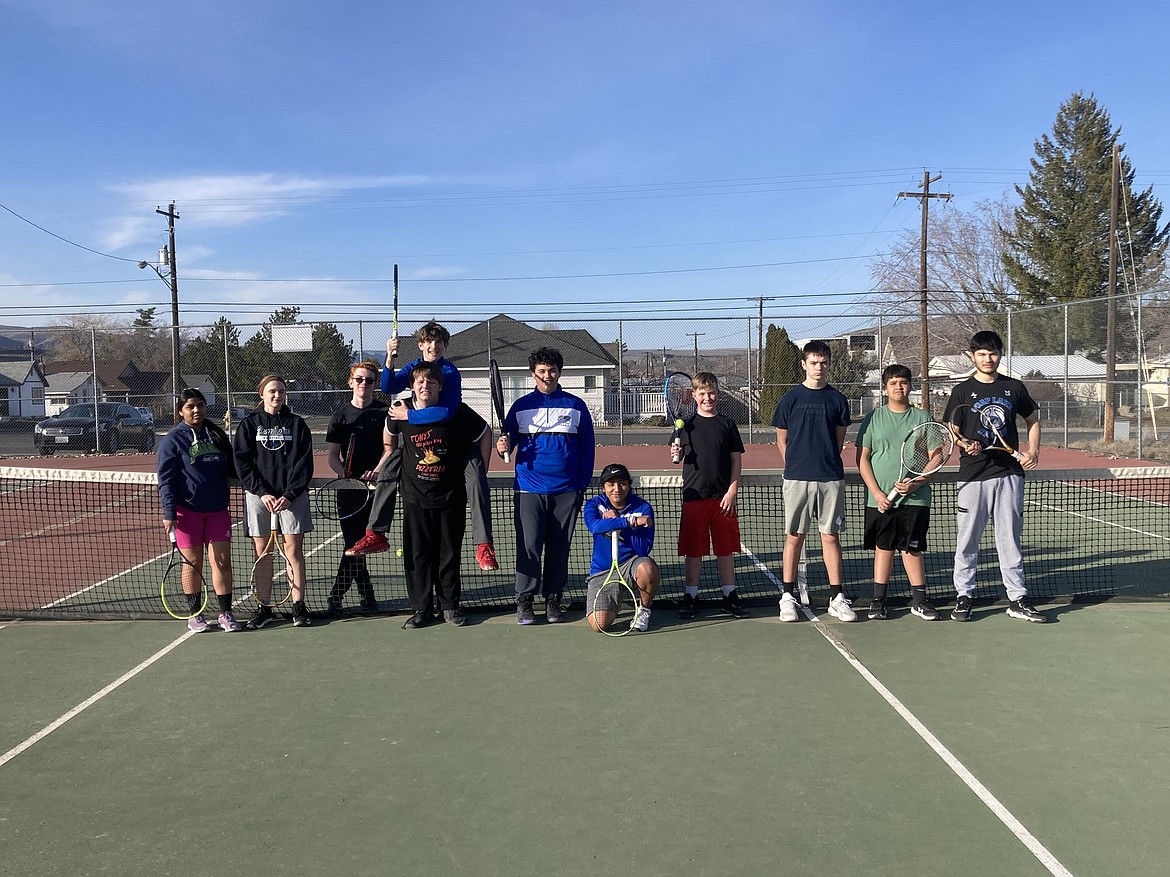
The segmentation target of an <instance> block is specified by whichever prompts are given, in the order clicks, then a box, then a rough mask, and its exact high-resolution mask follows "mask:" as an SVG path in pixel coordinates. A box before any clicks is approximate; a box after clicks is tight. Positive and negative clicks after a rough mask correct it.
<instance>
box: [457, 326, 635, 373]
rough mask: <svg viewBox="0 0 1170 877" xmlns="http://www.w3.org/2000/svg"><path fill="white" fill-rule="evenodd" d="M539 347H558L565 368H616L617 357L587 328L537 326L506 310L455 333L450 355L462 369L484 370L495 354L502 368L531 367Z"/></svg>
mask: <svg viewBox="0 0 1170 877" xmlns="http://www.w3.org/2000/svg"><path fill="white" fill-rule="evenodd" d="M538 347H555V348H556V349H558V350H559V351H560V352H561V356H563V357H564V358H565V368H566V369H568V368H581V367H594V368H596V367H599V366H600V367H602V368H616V367H617V360H616V359H614V358H613V355H612V354H611V353H610V352H609V351H608V350H606V349H605V348H604V347H603V346H602V345H601V344H600V343H598V341H597V339H596V338H594V337H593V336H592V335H591V334H589V332H588V331H587V330H585V329H537V328H534V327H533V326H529V325H528V324H527V323H522V322H520V321H519V320H515V319H513V318H512V317H509V316H507V315H506V314H497V315H496V316H494V317H492V318H491V319H488V320H484V321H483V322H481V323H476V324H475V325H474V326H471V327H469V328H467V329H464V330H463V331H462V332H459V333H457V334H455V335H453V336H451V349H452V351H453V352H452V353H448V354H447V359H448V360H450V362H451V363H452V364H454V365H455V367H456V368H458V369H459V370H461V371H464V370H469V371H476V370H484V369H486V368H487V364H488V359H490V358H494V359H495V360H496V362H497V363H499V366H500V368H504V369H507V368H513V369H515V368H523V369H525V370H527V369H528V355H529V354H530V353H531V352H532V351H533V350H536V349H537V348H538Z"/></svg>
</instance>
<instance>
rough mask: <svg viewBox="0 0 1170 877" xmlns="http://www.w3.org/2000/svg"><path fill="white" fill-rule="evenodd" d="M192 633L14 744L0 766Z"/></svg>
mask: <svg viewBox="0 0 1170 877" xmlns="http://www.w3.org/2000/svg"><path fill="white" fill-rule="evenodd" d="M194 635H195V631H193V630H188V631H184V633H183V635H182V636H181V637H179V638H178V639H177V640H175V641H174V642H172V643H170V644H169V645H166V646H163V648H161V649H159V650H158V651H157V652H155V653H154V654H153V655H151V656H150V657H149V658H147V659H146V660H145V661H143V662H142V663H141V664H139V665H138V666H137V667H135V668H134V669H132V670H129V671H127V672H126V673H123V674H122V675H121V676H119V677H118V678H117V679H115V680H114V681H113V682H111V683H110V684H109V685H107V686H106V687H105V688H103V689H102V690H101V691H99V692H97V693H96V694H93V695H91V696H90V697H88V698H86V699H85V700H83V701H82V702H81V703H79V704H78V705H77V706H75V707H74V708H73V709H71V710H69V712H67V713H65V714H64V715H63V716H61V717H60V718H59V719H57V720H56V721H54V722H51V723H50V724H48V725H45V727H43V728H41V730H39V731H37V732H36V733H35V734H33V735H32V736H31V737H29V738H28V739H27V740H25V741H24V742H23V743H21V744H20V745H19V746H14V747H13V748H12V749H9V750H8V751H7V752H5V753H4V754H3V755H0V767H2V766H3V765H5V764H7V763H8V762H10V761H12V759H14V758H16V756H18V755H20V753H22V752H24V751H25V750H26V749H28V748H29V747H30V746H32V745H33V744H34V743H36V742H37V741H38V740H42V739H44V738H45V737H47V736H49V735H50V734H52V733H53V732H54V731H56V730H57V729H58V728H60V727H61V726H62V725H64V724H65V723H66V722H68V721H69V720H70V719H72V718H73V717H74V716H76V715H78V714H80V713H82V712H84V711H85V710H87V709H89V708H90V707H91V706H93V705H94V704H95V703H97V702H98V701H99V700H101V699H102V698H103V697H105V696H106V695H107V694H109V693H110V692H111V691H113V690H114V689H115V688H118V687H119V686H120V685H122V683H124V682H128V681H130V680H131V679H133V678H134V677H135V676H137V675H138V674H139V673H141V672H142V671H143V670H145V669H146V668H147V667H149V666H150V665H151V664H153V663H155V662H156V661H158V660H159V659H161V658H162V657H163V656H165V655H166V654H168V653H169V652H170V651H172V650H173V649H176V648H178V647H179V646H180V645H181V644H182V643H183V642H184V641H185V640H187V639H189V638H190V637H192V636H194Z"/></svg>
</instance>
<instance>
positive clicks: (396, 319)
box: [390, 262, 398, 360]
mask: <svg viewBox="0 0 1170 877" xmlns="http://www.w3.org/2000/svg"><path fill="white" fill-rule="evenodd" d="M392 320H393V326H394V328H393V330H392V334H393V335H394V337H395V338H397V337H398V263H397V262H395V263H394V310H393V316H392ZM397 356H398V350H397V349H395V351H394V353H393V355H391V357H390V359H391V360H394V359H395V358H396V357H397Z"/></svg>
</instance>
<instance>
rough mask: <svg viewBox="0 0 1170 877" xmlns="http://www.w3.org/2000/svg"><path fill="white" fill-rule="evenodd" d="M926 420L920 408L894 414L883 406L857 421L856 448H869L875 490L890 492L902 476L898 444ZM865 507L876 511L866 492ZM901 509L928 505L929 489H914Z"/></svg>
mask: <svg viewBox="0 0 1170 877" xmlns="http://www.w3.org/2000/svg"><path fill="white" fill-rule="evenodd" d="M928 420H930V415H929V414H927V413H926V412H925V411H923V410H922V409H921V408H914V407H911V408H909V409H907V410H906V411H903V412H901V413H898V412H895V411H891V410H890V409H889V407H888V406H886V405H883V406H882V407H881V408H875V409H874V410H873V411H871V412H869V414H867V415H865V419H864V420H862V421H861V426H860V427H858V430H857V444H858V446H859V447H862V448H869V451H870V456H869V462H870V465H871V466H873V474H874V476H875V477H876V478H877V481H878V486H880V487H881V489H882V490H884V491H885V492H886V493H889V492H890V490H891V489H893V487H894V482H895V481H897V480H898V479H900V478H901V477H902V476H903V475H905V474H906V473H905V472H903V471H902V440H903V439H904V438H906V436H908V435H909V434H910V430H912V429H914V427H916V426H918V424H920V423H926V421H928ZM865 504H866V505H867V506H869V507H871V508H877V501H876V500H875V499H874V498H873V495H872V494H871V493H870V492H869V491H868V490H867V491H866V499H865ZM902 505H920V506H926V505H930V485H929V484H927V485H924V486H923V487H920V488H918V489H917V490H916V491H914V492H913V493H912V494H910V495H909V496H908V497H906V498H905V499H903V500H902Z"/></svg>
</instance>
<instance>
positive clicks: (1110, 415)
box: [1102, 143, 1141, 442]
mask: <svg viewBox="0 0 1170 877" xmlns="http://www.w3.org/2000/svg"><path fill="white" fill-rule="evenodd" d="M1109 176H1110V187H1109V283H1108V286H1107V287H1106V290H1105V296H1106V298H1105V302H1106V305H1105V308H1106V310H1105V432H1104V435H1103V436H1102V439H1103V440H1104V441H1107V442H1111V441H1113V434H1114V422H1115V419H1116V411H1115V410H1114V403H1115V400H1116V392H1115V390H1114V382H1115V381H1116V379H1117V365H1116V360H1117V339H1116V325H1117V201H1118V195H1119V193H1120V189H1121V147H1120V146H1119V145H1118V144H1116V143H1114V144H1113V167H1112V169H1111V172H1110V175H1109ZM1138 380H1139V383H1140V381H1141V364H1140V363H1139V364H1138ZM1140 392H1141V391H1140V390H1139V393H1140Z"/></svg>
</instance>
